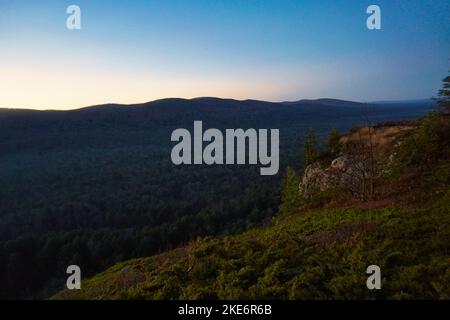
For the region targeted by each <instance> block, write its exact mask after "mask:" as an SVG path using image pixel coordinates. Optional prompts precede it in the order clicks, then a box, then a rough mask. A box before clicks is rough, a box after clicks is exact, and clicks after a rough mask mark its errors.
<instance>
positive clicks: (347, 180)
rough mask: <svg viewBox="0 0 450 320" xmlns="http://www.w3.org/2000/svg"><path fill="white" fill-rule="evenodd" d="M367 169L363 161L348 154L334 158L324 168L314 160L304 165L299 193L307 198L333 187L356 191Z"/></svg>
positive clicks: (364, 177) (360, 185) (365, 176)
mask: <svg viewBox="0 0 450 320" xmlns="http://www.w3.org/2000/svg"><path fill="white" fill-rule="evenodd" d="M368 171H369V170H368V165H367V163H366V162H365V161H363V160H358V159H355V158H353V157H351V156H349V155H343V156H340V157H338V158H336V159H334V160H333V161H332V162H331V165H330V166H328V167H325V168H323V167H322V166H321V165H320V164H319V163H317V162H316V163H313V164H311V165H309V166H307V167H306V169H305V173H304V174H303V178H302V180H301V182H300V184H299V194H300V195H301V196H302V197H303V198H306V199H309V198H311V197H312V196H313V195H314V194H317V193H320V192H323V191H326V190H330V189H334V188H345V189H346V190H348V191H350V192H352V193H353V192H354V193H358V191H359V190H361V189H362V188H363V184H364V182H365V180H367V178H368V176H369V174H368Z"/></svg>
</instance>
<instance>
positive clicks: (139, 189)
mask: <svg viewBox="0 0 450 320" xmlns="http://www.w3.org/2000/svg"><path fill="white" fill-rule="evenodd" d="M429 104H430V103H429V102H428V101H426V102H423V101H420V102H414V103H412V102H410V103H397V104H388V103H383V104H370V105H368V104H360V103H354V102H346V101H337V100H330V99H323V100H318V101H299V102H293V103H268V102H262V101H253V100H248V101H235V100H222V99H214V98H201V99H193V100H182V99H165V100H159V101H154V102H151V103H146V104H142V105H132V106H123V105H103V106H95V107H89V108H84V109H79V110H73V111H43V112H42V111H31V110H9V109H2V110H0V282H1V283H2V286H1V287H0V298H8V299H9V298H43V297H49V296H50V295H52V294H53V293H55V292H56V291H58V290H60V289H61V288H62V287H63V286H64V284H65V277H66V274H65V271H66V267H67V266H68V265H71V264H77V265H79V266H80V267H81V268H82V271H83V277H85V276H86V277H88V276H91V275H93V274H95V273H97V272H99V271H101V270H104V269H105V268H107V267H109V266H111V265H113V264H115V263H117V262H119V261H123V260H127V259H130V258H135V257H144V256H149V255H153V254H156V253H159V252H162V251H165V250H168V249H172V248H175V247H177V246H179V245H183V244H186V243H188V242H189V241H191V240H193V239H196V238H197V237H202V236H214V235H226V234H235V233H238V232H241V231H243V230H247V229H249V228H253V227H255V226H261V225H264V224H266V223H268V222H269V221H270V220H271V218H272V217H273V216H274V215H275V214H276V212H277V209H278V206H279V203H280V188H279V187H280V184H281V182H282V181H281V178H282V175H283V172H284V169H285V168H286V167H287V165H288V164H289V165H291V166H293V167H294V168H296V169H298V168H300V167H301V166H302V165H303V164H302V162H301V159H302V145H303V137H304V136H305V134H306V132H307V130H308V129H309V128H311V127H314V129H315V130H316V133H317V140H318V143H319V144H321V143H323V141H324V139H325V137H326V136H327V135H328V133H329V132H330V130H331V129H332V128H337V129H338V130H339V131H340V132H345V131H346V130H348V129H349V128H351V127H352V126H355V125H358V124H364V123H365V122H366V121H367V118H368V117H370V119H371V121H373V122H380V121H394V120H399V119H412V118H417V117H419V116H421V115H423V114H424V113H426V111H427V108H428V106H429ZM194 120H202V121H203V124H204V126H206V127H213V128H219V129H225V128H243V129H246V128H268V129H270V128H279V129H280V168H281V169H280V173H279V174H278V175H277V176H274V177H262V176H260V175H259V170H258V167H252V166H211V167H208V166H200V167H198V166H196V167H194V166H181V167H177V166H175V165H173V164H172V163H171V161H170V150H171V147H172V146H173V144H172V143H171V142H170V133H171V132H172V130H174V129H175V128H188V129H191V128H192V125H193V121H194Z"/></svg>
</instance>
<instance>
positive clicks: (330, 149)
mask: <svg viewBox="0 0 450 320" xmlns="http://www.w3.org/2000/svg"><path fill="white" fill-rule="evenodd" d="M340 138H341V135H340V134H339V132H338V131H337V129H336V128H333V129H331V132H330V134H329V135H328V139H327V143H326V145H325V148H326V152H327V154H329V155H331V156H333V157H334V156H337V155H339V153H340V152H341V143H340Z"/></svg>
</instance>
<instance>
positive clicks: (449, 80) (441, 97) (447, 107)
mask: <svg viewBox="0 0 450 320" xmlns="http://www.w3.org/2000/svg"><path fill="white" fill-rule="evenodd" d="M437 102H438V105H439V107H440V109H441V110H442V112H450V76H447V77H445V78H444V79H443V80H442V89H441V90H439V93H438V97H437Z"/></svg>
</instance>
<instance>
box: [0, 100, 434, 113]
mask: <svg viewBox="0 0 450 320" xmlns="http://www.w3.org/2000/svg"><path fill="white" fill-rule="evenodd" d="M173 104H181V105H186V106H189V105H190V106H192V105H197V104H199V105H202V106H204V105H205V104H211V106H214V105H220V106H223V105H226V104H229V106H233V105H238V104H239V105H242V106H245V105H266V106H269V105H270V106H277V105H278V106H280V105H284V106H286V105H290V106H299V107H301V106H305V105H321V106H334V107H362V106H364V105H385V104H391V105H394V104H398V105H404V104H415V105H417V104H431V105H434V104H435V102H434V101H433V100H431V99H418V100H380V101H372V102H357V101H349V100H340V99H333V98H319V99H301V100H297V101H282V102H271V101H264V100H256V99H245V100H237V99H231V98H217V97H196V98H192V99H185V98H163V99H157V100H152V101H148V102H143V103H133V104H121V103H105V104H99V105H92V106H86V107H81V108H75V109H68V110H58V109H45V110H36V109H32V108H25V109H22V108H0V114H2V113H7V112H9V113H11V112H20V113H29V112H61V111H64V112H76V111H79V110H85V109H100V108H105V109H114V108H119V107H127V108H130V107H142V106H146V107H151V106H161V105H173Z"/></svg>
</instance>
